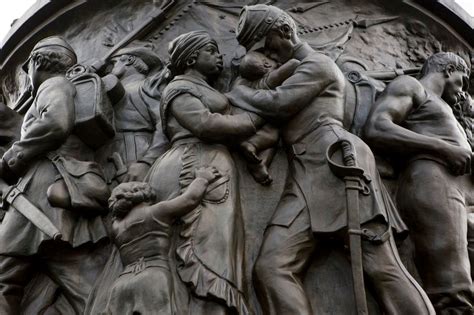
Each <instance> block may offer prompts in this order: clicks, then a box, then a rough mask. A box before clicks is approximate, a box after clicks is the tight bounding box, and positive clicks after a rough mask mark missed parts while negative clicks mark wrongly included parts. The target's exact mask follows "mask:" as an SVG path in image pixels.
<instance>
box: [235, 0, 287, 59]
mask: <svg viewBox="0 0 474 315" xmlns="http://www.w3.org/2000/svg"><path fill="white" fill-rule="evenodd" d="M284 14H285V12H284V11H282V10H281V9H279V8H277V7H274V6H271V5H265V4H257V5H251V6H245V7H243V9H242V11H241V12H240V17H239V23H238V24H237V30H236V33H237V40H238V42H239V43H240V45H242V46H244V47H245V49H247V51H249V50H250V49H251V48H252V47H253V46H254V45H255V44H256V43H258V42H259V41H261V40H262V39H264V38H265V36H266V35H267V34H268V31H270V29H271V28H272V26H273V24H275V22H276V21H277V20H278V18H279V17H280V16H281V15H284Z"/></svg>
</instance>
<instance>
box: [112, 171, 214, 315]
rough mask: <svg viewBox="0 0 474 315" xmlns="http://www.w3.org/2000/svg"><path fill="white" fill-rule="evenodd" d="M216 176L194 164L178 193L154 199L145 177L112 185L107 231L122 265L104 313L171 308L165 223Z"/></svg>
mask: <svg viewBox="0 0 474 315" xmlns="http://www.w3.org/2000/svg"><path fill="white" fill-rule="evenodd" d="M219 176H220V174H219V171H217V169H215V168H210V167H208V168H201V169H198V170H196V178H195V179H194V180H193V181H192V183H191V184H190V185H189V186H188V188H186V191H185V192H184V193H183V194H182V195H179V196H178V197H176V198H174V199H171V200H161V201H159V202H157V201H156V200H155V199H156V198H155V193H154V191H153V189H152V188H151V187H150V186H149V185H148V184H147V183H140V182H127V183H122V184H120V185H119V186H117V187H116V188H115V189H114V190H113V191H112V196H111V197H110V199H109V204H110V208H111V211H112V216H113V224H112V233H113V238H114V241H115V243H116V244H117V246H118V247H119V250H120V256H121V257H122V262H123V264H124V265H125V266H126V267H125V268H124V270H123V271H122V273H121V274H120V276H119V277H118V279H117V280H116V281H115V283H114V285H113V287H112V290H111V293H110V298H109V302H108V303H107V312H108V313H109V314H141V315H146V314H160V315H166V314H169V315H172V314H176V311H175V309H176V308H175V305H174V303H175V301H174V298H173V279H172V277H171V271H170V265H169V259H168V257H169V251H170V238H171V231H172V228H171V224H172V223H173V221H175V220H176V219H177V218H179V217H181V216H184V215H186V214H187V213H188V212H190V211H191V210H194V209H195V208H196V207H197V206H199V204H200V203H201V201H202V198H203V197H204V195H205V193H206V189H207V188H208V187H209V184H211V183H212V182H214V181H215V180H216V179H217V178H219Z"/></svg>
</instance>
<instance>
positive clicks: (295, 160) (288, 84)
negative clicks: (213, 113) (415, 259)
mask: <svg viewBox="0 0 474 315" xmlns="http://www.w3.org/2000/svg"><path fill="white" fill-rule="evenodd" d="M237 40H238V41H239V43H240V44H241V45H242V46H244V47H245V48H246V49H247V51H249V50H251V49H252V48H253V47H254V46H256V44H263V46H264V49H263V51H264V52H265V54H266V55H267V56H271V57H272V58H273V59H274V60H276V61H277V62H279V63H281V64H283V63H285V62H287V61H288V60H290V59H292V58H295V59H297V60H299V61H301V63H300V64H299V65H298V67H296V70H295V71H294V73H293V75H291V76H290V77H289V78H288V79H286V80H285V81H284V82H283V84H281V85H280V86H278V87H276V88H275V89H272V90H265V89H252V88H249V87H246V86H243V85H240V86H236V87H235V88H233V89H232V90H231V91H230V92H229V93H228V94H227V97H228V98H229V100H230V101H231V103H232V104H233V105H234V106H238V107H240V108H242V109H244V110H247V111H251V112H254V113H256V114H258V115H260V116H262V117H263V118H265V119H275V120H279V121H280V122H281V123H282V125H283V126H284V127H283V128H282V129H281V134H282V140H283V143H284V146H285V148H286V152H287V155H288V160H289V175H288V177H287V181H286V185H285V190H284V191H283V194H282V196H281V198H280V202H279V204H278V206H277V208H276V210H275V212H274V214H273V217H272V218H271V219H270V222H269V223H268V226H267V228H266V230H265V234H264V238H263V244H262V247H261V249H260V253H259V256H258V257H257V260H256V263H255V267H254V283H255V287H256V289H257V296H258V297H259V300H260V302H261V305H262V308H263V310H264V313H265V314H272V315H273V314H308V315H309V314H313V311H312V307H311V303H310V301H309V299H308V297H307V295H306V292H305V290H304V288H303V285H302V276H303V274H304V271H305V269H306V267H307V266H308V264H309V263H310V260H311V258H312V257H313V254H315V253H316V254H317V253H318V249H319V247H318V244H320V241H323V240H324V239H325V237H327V236H328V235H331V236H332V237H334V238H340V239H341V242H344V241H345V240H346V238H344V236H345V235H347V234H346V233H344V232H350V234H349V238H352V237H351V235H355V233H358V234H357V235H360V236H361V237H362V240H361V243H362V246H361V252H362V254H361V255H360V256H362V257H358V259H361V261H362V262H361V265H362V266H363V271H364V272H365V275H366V276H367V278H368V279H369V280H370V282H371V284H372V286H373V287H374V288H375V290H376V292H377V293H378V298H379V302H380V305H381V307H382V308H383V309H384V311H385V312H386V313H388V314H416V315H419V314H433V313H434V312H433V309H432V306H431V303H430V302H429V300H428V298H427V296H426V294H425V293H424V291H423V290H422V289H421V287H420V286H419V285H418V284H417V283H416V282H415V280H414V279H413V278H412V277H411V276H410V275H409V274H408V272H407V270H406V269H405V267H404V266H403V265H402V264H401V262H400V258H399V256H398V252H397V249H396V247H395V244H394V240H393V235H392V230H395V231H396V232H398V231H400V232H401V231H402V230H403V229H404V225H403V223H402V221H401V220H400V218H399V217H398V214H397V212H396V209H395V208H394V206H393V204H392V202H391V200H390V197H389V195H388V193H387V191H386V190H385V187H384V186H383V183H382V181H381V179H380V176H379V174H378V172H377V168H376V165H375V160H374V157H373V154H372V152H371V151H370V149H369V147H368V146H367V145H366V144H365V143H364V142H363V141H362V140H361V139H359V138H358V137H357V136H355V135H353V134H350V133H349V132H348V131H346V130H345V129H344V128H343V126H342V125H343V124H342V120H343V116H344V91H345V90H344V84H345V83H344V76H343V74H342V72H341V71H340V70H339V69H338V67H337V65H336V64H335V63H334V61H332V60H331V59H330V58H329V57H327V56H325V55H323V54H321V53H318V52H316V51H314V50H313V49H312V48H311V47H310V46H309V45H308V43H306V42H303V41H302V40H301V39H300V38H299V37H298V34H297V27H296V23H295V22H294V20H293V19H292V18H291V16H290V15H288V14H287V13H286V12H284V11H282V10H280V9H278V8H276V7H273V6H268V5H255V6H247V7H244V9H243V11H242V13H241V15H240V18H239V23H238V27H237ZM342 141H345V142H349V143H350V144H351V147H352V148H353V149H354V155H355V156H356V157H357V158H356V161H357V163H358V167H359V168H360V169H362V170H363V172H364V176H363V178H360V181H359V184H360V185H362V186H364V185H365V187H366V188H365V189H364V190H365V193H364V192H360V193H358V204H357V205H353V204H350V202H348V201H347V197H348V196H347V195H346V185H345V184H344V180H342V179H341V178H340V177H338V176H337V174H335V173H333V171H332V169H331V168H330V164H329V161H328V159H327V156H326V152H327V151H328V149H329V148H330V147H332V145H334V144H335V143H340V142H342ZM339 158H340V157H339ZM339 163H341V164H342V162H341V161H339ZM349 205H351V206H356V207H358V211H359V218H357V219H356V221H357V224H358V225H359V226H360V227H361V229H359V230H350V231H348V224H351V223H350V222H348V221H349V220H348V211H349V210H354V208H352V209H348V208H349ZM353 223H354V222H353ZM347 245H349V247H351V248H352V244H347ZM359 248H360V246H359ZM351 256H352V255H351ZM357 290H365V288H363V287H357V288H355V291H356V292H357ZM362 302H365V301H362Z"/></svg>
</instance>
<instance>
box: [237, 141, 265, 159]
mask: <svg viewBox="0 0 474 315" xmlns="http://www.w3.org/2000/svg"><path fill="white" fill-rule="evenodd" d="M240 150H241V151H242V154H243V155H244V157H245V159H246V160H247V162H249V163H260V162H261V160H260V158H259V157H258V155H257V147H255V145H254V144H253V143H252V142H250V141H248V140H246V141H242V142H241V143H240Z"/></svg>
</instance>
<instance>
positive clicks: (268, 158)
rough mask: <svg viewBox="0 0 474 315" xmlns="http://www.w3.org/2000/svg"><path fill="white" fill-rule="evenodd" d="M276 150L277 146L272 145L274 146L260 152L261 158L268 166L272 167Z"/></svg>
mask: <svg viewBox="0 0 474 315" xmlns="http://www.w3.org/2000/svg"><path fill="white" fill-rule="evenodd" d="M276 151H277V148H276V147H272V148H268V149H265V150H263V151H261V152H260V153H259V154H258V157H259V158H260V160H261V161H262V163H263V164H265V166H266V167H267V168H268V167H270V164H272V161H273V158H274V157H275V154H276Z"/></svg>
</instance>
